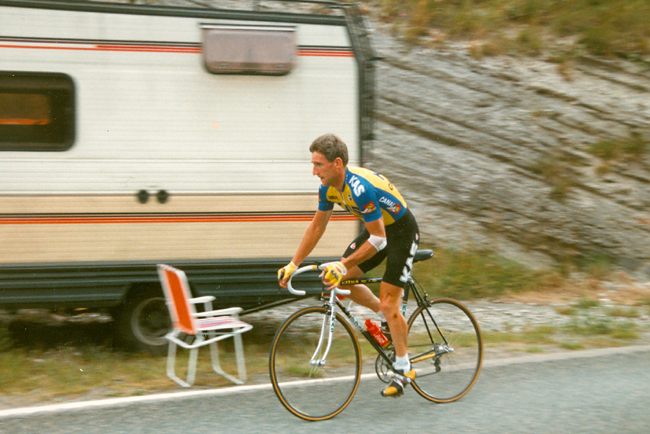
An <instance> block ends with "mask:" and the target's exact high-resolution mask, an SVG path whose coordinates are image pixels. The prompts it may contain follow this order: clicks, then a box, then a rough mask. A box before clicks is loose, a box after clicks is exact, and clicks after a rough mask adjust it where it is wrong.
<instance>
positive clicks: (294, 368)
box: [269, 307, 361, 421]
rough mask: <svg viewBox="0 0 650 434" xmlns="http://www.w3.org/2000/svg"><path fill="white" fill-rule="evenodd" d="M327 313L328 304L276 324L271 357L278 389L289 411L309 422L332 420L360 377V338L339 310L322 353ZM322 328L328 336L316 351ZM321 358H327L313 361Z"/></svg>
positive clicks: (273, 376) (352, 393)
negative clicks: (328, 345) (328, 346)
mask: <svg viewBox="0 0 650 434" xmlns="http://www.w3.org/2000/svg"><path fill="white" fill-rule="evenodd" d="M327 312H328V310H327V309H326V308H324V307H309V308H306V309H302V310H299V311H298V312H296V313H294V314H292V315H291V316H290V317H289V318H287V320H286V321H285V322H284V323H283V324H282V326H280V328H279V329H278V331H277V333H276V335H275V338H274V339H273V343H272V346H271V353H270V356H269V372H270V375H271V384H272V385H273V390H274V391H275V394H276V395H277V397H278V398H279V399H280V402H281V403H282V405H284V406H285V407H286V408H287V410H289V411H290V412H291V413H293V414H294V415H296V416H298V417H299V418H302V419H305V420H309V421H318V420H325V419H330V418H332V417H334V416H336V415H337V414H339V413H340V412H341V411H343V409H344V408H345V407H347V405H348V404H349V403H350V402H351V401H352V398H353V397H354V394H355V393H356V391H357V388H358V387H359V380H360V378H361V353H360V350H359V342H358V341H357V337H356V336H355V334H354V332H353V331H352V329H351V328H350V326H349V324H348V323H347V322H346V321H345V319H343V317H342V316H341V315H339V314H338V313H337V314H336V315H335V316H334V327H333V334H332V342H331V346H330V348H329V351H328V352H327V355H326V356H325V357H324V353H325V351H326V348H327V344H328V339H327V335H328V333H327V332H329V330H330V327H329V322H328V318H329V314H328V313H327ZM324 321H325V322H324ZM321 330H324V331H325V333H324V334H325V337H324V338H323V340H322V343H321V348H320V349H319V351H318V354H315V352H316V350H317V348H318V343H319V339H320V336H321ZM323 357H324V360H323V363H315V362H311V361H312V360H313V359H316V360H321V359H323ZM310 362H311V363H310Z"/></svg>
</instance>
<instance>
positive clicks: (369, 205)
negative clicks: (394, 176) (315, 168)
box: [318, 167, 407, 226]
mask: <svg viewBox="0 0 650 434" xmlns="http://www.w3.org/2000/svg"><path fill="white" fill-rule="evenodd" d="M335 203H336V204H339V205H340V206H341V207H342V208H344V209H346V210H347V211H348V212H349V213H350V214H353V215H355V216H357V217H358V218H360V219H361V220H363V221H364V222H373V221H375V220H379V219H380V218H383V219H384V225H386V226H388V225H390V224H392V223H394V222H396V221H397V220H399V219H400V218H401V217H402V216H403V215H404V213H405V212H406V208H407V206H406V202H405V201H404V199H403V198H402V195H401V194H399V192H398V191H397V188H395V186H394V185H393V184H391V183H390V181H388V179H386V177H384V176H382V175H380V174H378V173H375V172H373V171H371V170H368V169H364V168H361V167H348V168H347V169H346V172H345V184H344V185H343V192H339V191H338V190H337V189H336V188H334V187H327V186H324V185H321V186H320V189H319V190H318V209H319V210H321V211H331V210H332V209H334V204H335Z"/></svg>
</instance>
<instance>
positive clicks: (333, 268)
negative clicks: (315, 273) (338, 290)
mask: <svg viewBox="0 0 650 434" xmlns="http://www.w3.org/2000/svg"><path fill="white" fill-rule="evenodd" d="M347 272H348V269H347V268H345V265H343V264H342V263H341V262H331V263H329V264H325V268H324V269H323V272H322V273H321V275H320V277H321V278H323V283H324V284H325V285H330V287H329V288H327V289H333V288H335V287H337V286H338V284H339V283H341V280H343V276H345V275H346V274H347Z"/></svg>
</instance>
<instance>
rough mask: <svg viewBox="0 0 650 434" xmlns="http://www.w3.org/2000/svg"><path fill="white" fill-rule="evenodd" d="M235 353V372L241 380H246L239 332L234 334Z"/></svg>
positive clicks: (244, 361)
mask: <svg viewBox="0 0 650 434" xmlns="http://www.w3.org/2000/svg"><path fill="white" fill-rule="evenodd" d="M235 355H236V356H237V372H239V378H240V380H241V381H242V382H244V381H246V359H245V358H244V344H243V342H242V337H241V334H236V335H235Z"/></svg>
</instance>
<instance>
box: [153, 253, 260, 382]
mask: <svg viewBox="0 0 650 434" xmlns="http://www.w3.org/2000/svg"><path fill="white" fill-rule="evenodd" d="M158 275H159V276H160V281H161V283H162V287H163V292H164V293H165V298H166V299H167V307H168V308H169V314H170V316H171V319H172V326H173V328H172V331H171V332H169V333H168V334H167V336H165V338H167V339H168V340H169V349H168V354H167V376H168V377H169V378H171V379H172V380H174V381H175V382H177V383H178V384H180V385H181V386H183V387H190V386H191V385H192V384H193V383H194V378H195V375H196V360H197V356H198V351H199V348H200V347H203V346H206V345H209V346H210V354H211V359H212V368H213V369H214V371H215V372H216V373H217V374H219V375H223V376H224V377H225V378H227V379H229V380H230V381H232V382H234V383H236V384H243V383H244V381H246V363H245V360H244V346H243V343H242V337H241V334H242V333H244V332H246V331H248V330H250V329H252V328H253V326H252V325H250V324H248V323H245V322H243V321H241V320H240V319H239V312H241V311H242V308H240V307H233V308H229V309H220V310H213V309H212V301H213V300H214V297H212V296H210V295H208V296H204V297H197V298H191V295H190V289H189V288H190V286H189V283H188V281H187V276H186V275H185V273H184V272H183V271H182V270H179V269H177V268H174V267H171V266H169V265H165V264H158ZM199 303H203V304H204V307H205V311H204V312H197V311H196V309H195V306H196V305H197V304H199ZM230 337H232V338H233V339H234V342H235V355H236V358H237V370H238V377H234V376H232V375H230V374H228V373H226V372H224V371H223V370H222V369H221V365H220V364H219V350H218V348H217V341H220V340H223V339H227V338H230ZM177 345H178V346H180V347H183V348H186V349H188V350H190V359H189V365H188V368H187V380H186V381H183V380H181V379H180V378H179V377H178V376H176V346H177Z"/></svg>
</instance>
